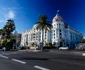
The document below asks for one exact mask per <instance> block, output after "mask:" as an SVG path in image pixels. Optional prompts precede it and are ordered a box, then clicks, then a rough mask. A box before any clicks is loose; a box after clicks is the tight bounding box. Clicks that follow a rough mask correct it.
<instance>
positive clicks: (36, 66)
mask: <svg viewBox="0 0 85 70" xmlns="http://www.w3.org/2000/svg"><path fill="white" fill-rule="evenodd" d="M34 67H35V68H37V69H40V70H50V69H47V68H44V67H41V66H38V65H35V66H34Z"/></svg>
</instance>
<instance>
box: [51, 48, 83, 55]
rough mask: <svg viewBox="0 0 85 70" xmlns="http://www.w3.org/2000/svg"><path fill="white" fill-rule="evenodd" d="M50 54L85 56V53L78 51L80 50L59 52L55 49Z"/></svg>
mask: <svg viewBox="0 0 85 70" xmlns="http://www.w3.org/2000/svg"><path fill="white" fill-rule="evenodd" d="M50 52H51V53H55V54H64V55H77V56H85V51H78V50H58V49H53V50H50Z"/></svg>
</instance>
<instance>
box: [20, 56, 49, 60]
mask: <svg viewBox="0 0 85 70" xmlns="http://www.w3.org/2000/svg"><path fill="white" fill-rule="evenodd" d="M21 60H49V59H48V58H35V57H33V58H21Z"/></svg>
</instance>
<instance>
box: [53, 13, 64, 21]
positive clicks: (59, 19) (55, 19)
mask: <svg viewBox="0 0 85 70" xmlns="http://www.w3.org/2000/svg"><path fill="white" fill-rule="evenodd" d="M56 21H63V19H62V17H61V16H59V15H58V14H57V15H56V16H55V17H54V18H53V22H56Z"/></svg>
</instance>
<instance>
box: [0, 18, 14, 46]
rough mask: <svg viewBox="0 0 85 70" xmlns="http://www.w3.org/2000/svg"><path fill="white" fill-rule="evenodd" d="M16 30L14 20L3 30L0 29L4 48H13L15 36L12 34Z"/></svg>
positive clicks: (8, 21)
mask: <svg viewBox="0 0 85 70" xmlns="http://www.w3.org/2000/svg"><path fill="white" fill-rule="evenodd" d="M14 30H15V24H14V21H13V20H11V19H10V20H7V23H6V25H5V26H4V27H3V29H0V37H1V38H0V39H1V41H0V42H1V45H2V46H4V47H12V46H13V42H12V41H13V39H14V36H13V34H12V32H13V31H14Z"/></svg>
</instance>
